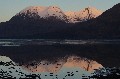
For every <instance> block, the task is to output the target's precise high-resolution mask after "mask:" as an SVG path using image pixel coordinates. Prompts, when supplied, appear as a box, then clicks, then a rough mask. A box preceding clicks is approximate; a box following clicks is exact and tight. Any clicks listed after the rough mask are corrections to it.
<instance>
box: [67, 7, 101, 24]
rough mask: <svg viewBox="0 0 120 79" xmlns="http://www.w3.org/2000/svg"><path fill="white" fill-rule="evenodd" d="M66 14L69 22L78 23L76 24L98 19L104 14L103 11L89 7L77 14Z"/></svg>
mask: <svg viewBox="0 0 120 79" xmlns="http://www.w3.org/2000/svg"><path fill="white" fill-rule="evenodd" d="M65 14H66V16H67V17H68V19H69V22H71V23H76V22H83V21H87V20H89V19H92V18H96V17H98V16H99V15H101V14H102V11H100V10H98V9H96V8H94V7H87V8H85V9H83V10H80V11H76V12H72V11H70V12H66V13H65Z"/></svg>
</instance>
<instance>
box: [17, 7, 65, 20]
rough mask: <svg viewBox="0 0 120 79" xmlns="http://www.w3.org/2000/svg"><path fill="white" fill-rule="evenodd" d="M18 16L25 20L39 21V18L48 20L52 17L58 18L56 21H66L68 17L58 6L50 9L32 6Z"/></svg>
mask: <svg viewBox="0 0 120 79" xmlns="http://www.w3.org/2000/svg"><path fill="white" fill-rule="evenodd" d="M16 16H21V17H23V18H24V19H25V18H27V17H30V18H34V19H37V18H38V17H39V18H44V19H47V18H48V17H51V16H52V17H56V19H60V20H66V15H65V14H64V12H63V11H62V10H61V9H60V8H59V7H57V6H49V7H43V6H30V7H27V8H25V9H24V10H22V11H20V12H19V13H18V14H17V15H16ZM36 16H38V17H36Z"/></svg>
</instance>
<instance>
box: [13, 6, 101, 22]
mask: <svg viewBox="0 0 120 79" xmlns="http://www.w3.org/2000/svg"><path fill="white" fill-rule="evenodd" d="M101 14H102V11H100V10H97V9H96V8H94V7H88V8H85V9H83V10H81V11H78V12H73V11H71V12H63V11H62V10H61V9H60V8H59V7H58V6H49V7H43V6H30V7H27V8H25V9H23V10H22V11H20V12H19V13H17V14H16V15H15V17H17V16H18V17H19V16H20V17H22V19H27V18H28V17H29V18H31V19H41V18H42V19H48V18H49V17H52V18H53V17H54V18H56V19H59V20H62V21H65V22H66V23H76V22H83V21H87V20H89V19H92V18H96V17H98V16H99V15H101ZM13 18H14V17H13ZM13 18H12V19H13Z"/></svg>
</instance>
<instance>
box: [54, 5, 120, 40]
mask: <svg viewBox="0 0 120 79" xmlns="http://www.w3.org/2000/svg"><path fill="white" fill-rule="evenodd" d="M54 33H56V35H55V34H54ZM54 33H52V36H53V37H54V36H61V37H60V38H67V39H119V38H120V3H119V4H116V5H115V6H113V7H112V8H110V9H108V10H106V11H105V12H103V13H102V14H101V15H100V16H98V17H96V18H94V19H90V20H88V21H85V22H78V23H75V24H74V25H73V26H72V27H70V28H67V29H64V30H62V31H58V32H54Z"/></svg>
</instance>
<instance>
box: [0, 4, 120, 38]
mask: <svg viewBox="0 0 120 79" xmlns="http://www.w3.org/2000/svg"><path fill="white" fill-rule="evenodd" d="M119 7H120V3H119V4H116V5H115V6H113V7H112V8H110V9H108V10H106V11H105V12H103V13H102V12H101V11H99V10H97V9H95V8H93V7H88V8H85V9H84V10H81V11H78V12H63V11H62V10H61V9H60V8H59V7H57V6H49V7H41V6H38V7H36V6H32V7H28V8H26V9H24V10H22V11H20V12H19V13H18V14H16V15H15V16H13V17H12V18H11V19H10V20H9V21H8V22H5V23H0V37H1V38H47V39H48V38H49V39H51V38H52V39H118V38H119V37H120V35H119V34H120V16H119V15H120V8H119ZM76 18H77V19H76Z"/></svg>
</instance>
